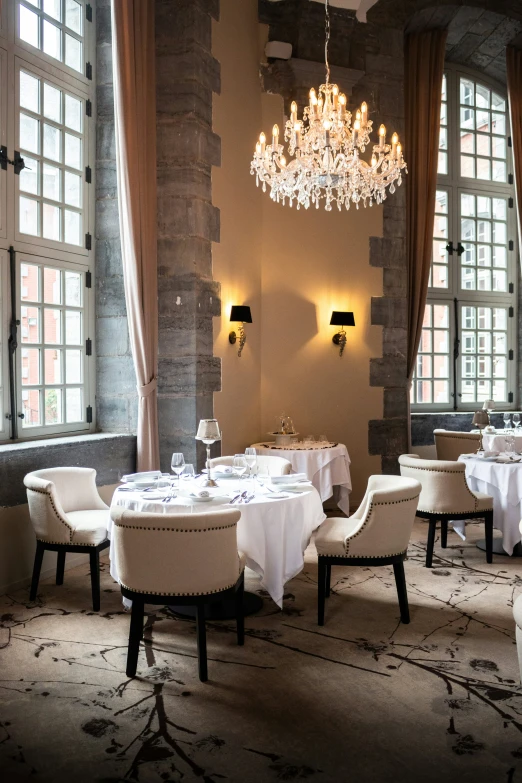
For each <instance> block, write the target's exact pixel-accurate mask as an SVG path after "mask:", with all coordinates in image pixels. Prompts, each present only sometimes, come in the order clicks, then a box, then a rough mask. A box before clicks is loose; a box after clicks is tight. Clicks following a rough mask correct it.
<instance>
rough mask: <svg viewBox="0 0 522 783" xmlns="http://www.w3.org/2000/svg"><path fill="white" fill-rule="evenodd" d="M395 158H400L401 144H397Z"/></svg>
mask: <svg viewBox="0 0 522 783" xmlns="http://www.w3.org/2000/svg"><path fill="white" fill-rule="evenodd" d="M397 158H398V160H400V159H401V158H402V144H397Z"/></svg>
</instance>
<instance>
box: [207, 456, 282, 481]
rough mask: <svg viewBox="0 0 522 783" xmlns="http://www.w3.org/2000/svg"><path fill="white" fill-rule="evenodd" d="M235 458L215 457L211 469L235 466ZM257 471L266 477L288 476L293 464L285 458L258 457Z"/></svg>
mask: <svg viewBox="0 0 522 783" xmlns="http://www.w3.org/2000/svg"><path fill="white" fill-rule="evenodd" d="M233 463H234V457H215V458H214V459H211V460H210V467H211V468H216V467H218V466H219V465H233ZM257 469H258V472H259V473H262V474H264V475H265V476H286V475H287V474H288V473H291V472H292V464H291V463H290V462H289V461H288V460H287V459H284V458H283V457H270V456H267V455H265V454H261V455H259V454H258V456H257Z"/></svg>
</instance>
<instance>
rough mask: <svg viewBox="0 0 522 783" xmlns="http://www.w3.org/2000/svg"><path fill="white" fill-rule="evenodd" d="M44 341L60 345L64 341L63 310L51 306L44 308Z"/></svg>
mask: <svg viewBox="0 0 522 783" xmlns="http://www.w3.org/2000/svg"><path fill="white" fill-rule="evenodd" d="M44 342H45V343H47V345H59V344H60V343H61V342H62V318H61V310H54V309H51V308H50V307H46V308H45V309H44Z"/></svg>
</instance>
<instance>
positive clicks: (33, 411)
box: [22, 389, 41, 429]
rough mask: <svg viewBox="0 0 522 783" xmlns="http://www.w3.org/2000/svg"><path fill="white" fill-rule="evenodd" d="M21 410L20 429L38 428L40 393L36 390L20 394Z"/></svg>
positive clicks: (39, 422) (39, 420)
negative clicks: (22, 416) (22, 415)
mask: <svg viewBox="0 0 522 783" xmlns="http://www.w3.org/2000/svg"><path fill="white" fill-rule="evenodd" d="M24 394H25V395H26V396H25V397H24ZM22 409H23V414H24V418H23V419H22V427H23V428H24V429H26V428H29V427H38V426H39V425H40V424H41V406H40V392H39V391H38V389H27V391H26V392H22Z"/></svg>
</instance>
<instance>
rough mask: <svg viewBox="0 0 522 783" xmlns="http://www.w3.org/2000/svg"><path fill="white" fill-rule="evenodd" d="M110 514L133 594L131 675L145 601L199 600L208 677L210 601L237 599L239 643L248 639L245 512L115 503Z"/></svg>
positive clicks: (201, 663) (202, 664) (124, 588)
mask: <svg viewBox="0 0 522 783" xmlns="http://www.w3.org/2000/svg"><path fill="white" fill-rule="evenodd" d="M111 516H112V519H113V521H114V527H113V532H112V538H113V542H114V543H113V551H114V554H115V557H116V562H117V564H118V573H119V578H120V583H121V592H122V594H123V595H124V596H125V597H126V598H130V599H132V615H131V623H130V633H129V650H128V655H127V676H128V677H134V676H135V675H136V669H137V665H138V655H139V647H140V641H141V638H142V635H143V614H144V604H161V605H164V604H174V605H176V604H177V605H179V606H183V605H195V606H196V630H197V645H198V668H199V679H200V680H201V681H202V682H205V681H206V680H207V679H208V673H207V641H206V629H205V605H206V604H208V603H210V602H211V601H212V600H215V599H220V600H223V599H228V598H235V609H236V623H237V643H238V644H243V643H244V617H243V592H244V573H243V572H244V567H245V558H244V556H243V555H240V554H239V553H238V551H237V536H236V527H237V522H238V519H239V518H240V516H241V512H240V511H239V510H236V509H227V510H226V511H213V512H210V513H195V514H191V513H185V514H152V513H151V514H149V513H145V512H140V511H128V510H127V509H124V508H120V507H116V508H113V509H112V510H111Z"/></svg>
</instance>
